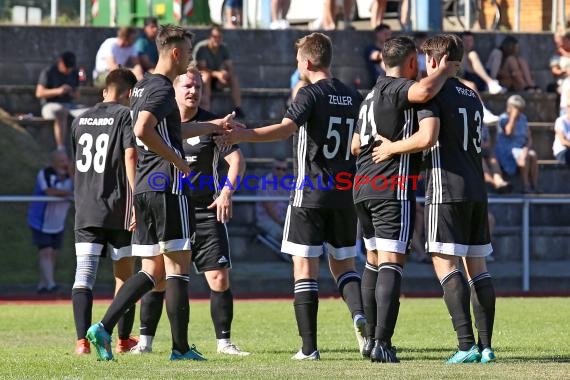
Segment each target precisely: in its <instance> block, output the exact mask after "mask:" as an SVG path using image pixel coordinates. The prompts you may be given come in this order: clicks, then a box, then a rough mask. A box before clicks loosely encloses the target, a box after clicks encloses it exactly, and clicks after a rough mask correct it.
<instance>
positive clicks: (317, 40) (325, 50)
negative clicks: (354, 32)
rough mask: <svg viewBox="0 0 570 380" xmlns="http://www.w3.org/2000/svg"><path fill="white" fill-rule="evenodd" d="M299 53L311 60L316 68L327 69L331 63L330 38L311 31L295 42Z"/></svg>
mask: <svg viewBox="0 0 570 380" xmlns="http://www.w3.org/2000/svg"><path fill="white" fill-rule="evenodd" d="M295 48H296V49H297V51H298V52H299V54H300V55H301V56H303V57H305V58H307V59H309V60H310V61H311V63H312V64H313V66H315V68H317V69H328V68H329V67H330V66H331V63H332V42H331V39H330V38H329V37H327V36H325V35H324V34H322V33H317V32H315V33H311V34H309V35H308V36H305V37H303V38H300V39H298V40H297V42H295Z"/></svg>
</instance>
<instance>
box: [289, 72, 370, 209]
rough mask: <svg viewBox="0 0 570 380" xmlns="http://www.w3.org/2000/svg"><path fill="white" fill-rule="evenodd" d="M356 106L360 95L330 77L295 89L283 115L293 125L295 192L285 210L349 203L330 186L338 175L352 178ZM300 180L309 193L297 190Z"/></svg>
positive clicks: (345, 194)
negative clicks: (309, 182)
mask: <svg viewBox="0 0 570 380" xmlns="http://www.w3.org/2000/svg"><path fill="white" fill-rule="evenodd" d="M361 101H362V96H361V95H360V93H358V92H357V91H356V90H354V89H352V88H350V87H348V86H347V85H345V84H344V83H342V82H341V81H339V80H338V79H336V78H327V79H322V80H320V81H318V82H316V83H314V84H310V85H307V86H305V87H303V88H301V89H300V90H299V92H298V93H297V96H296V97H295V101H294V102H293V104H291V107H290V108H289V109H288V110H287V112H286V113H285V117H286V118H288V119H291V120H292V121H293V122H294V123H295V124H297V125H298V126H299V130H298V133H296V134H295V135H294V136H293V148H294V149H293V169H294V173H295V177H296V181H297V189H296V190H295V191H293V192H292V193H291V199H290V203H291V205H293V206H296V207H315V208H317V207H331V208H344V207H346V205H347V203H348V202H352V194H351V192H350V191H349V190H338V189H336V183H335V182H334V181H335V178H336V175H337V174H338V173H350V174H351V175H352V174H354V172H355V170H356V167H355V159H354V157H353V156H352V154H350V143H351V140H352V134H353V132H354V129H355V128H356V123H357V121H358V109H359V107H360V103H361ZM306 178H307V179H310V181H311V183H312V184H313V185H314V189H313V188H312V187H311V186H308V185H307V186H303V181H304V180H305V179H306ZM331 179H332V183H331V182H329V181H330V180H331ZM319 184H320V185H319ZM325 189H326V190H325Z"/></svg>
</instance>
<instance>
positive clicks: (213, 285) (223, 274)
mask: <svg viewBox="0 0 570 380" xmlns="http://www.w3.org/2000/svg"><path fill="white" fill-rule="evenodd" d="M204 275H205V276H206V280H207V281H208V286H209V287H210V289H211V290H213V291H215V292H225V291H226V290H228V289H229V287H230V281H229V273H228V270H227V269H221V270H211V271H207V272H205V273H204Z"/></svg>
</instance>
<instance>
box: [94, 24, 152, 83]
mask: <svg viewBox="0 0 570 380" xmlns="http://www.w3.org/2000/svg"><path fill="white" fill-rule="evenodd" d="M136 38H137V30H136V29H135V28H133V27H122V28H120V29H119V30H118V31H117V37H111V38H107V39H106V40H105V41H103V43H102V44H101V46H100V47H99V50H97V55H96V56H95V70H93V82H94V83H95V86H97V87H100V88H103V87H105V79H106V78H107V75H108V74H109V73H110V72H111V71H113V70H115V69H118V68H119V67H125V68H128V69H130V70H131V71H132V72H133V74H135V76H136V77H137V79H138V80H141V79H142V78H143V75H144V71H143V67H142V66H141V64H140V61H139V55H138V53H137V49H136V48H135V40H136Z"/></svg>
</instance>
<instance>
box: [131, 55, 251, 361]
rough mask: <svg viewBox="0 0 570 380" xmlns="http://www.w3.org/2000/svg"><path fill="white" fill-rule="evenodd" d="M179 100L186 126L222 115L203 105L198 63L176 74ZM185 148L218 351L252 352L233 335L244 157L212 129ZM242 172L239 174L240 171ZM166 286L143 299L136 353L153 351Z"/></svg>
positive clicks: (197, 250)
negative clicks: (235, 234)
mask: <svg viewBox="0 0 570 380" xmlns="http://www.w3.org/2000/svg"><path fill="white" fill-rule="evenodd" d="M174 89H175V92H176V102H177V103H178V107H179V108H180V116H181V119H182V125H183V127H185V128H186V127H187V128H192V127H195V126H196V122H202V121H210V120H213V119H217V117H216V116H215V115H214V114H212V113H210V112H208V111H206V110H204V109H202V108H199V107H198V105H199V104H200V99H201V97H202V78H201V77H200V71H199V70H198V69H197V67H196V66H192V65H191V66H189V67H188V71H187V72H186V74H183V75H180V76H178V77H176V79H175V80H174ZM183 146H184V154H185V155H186V160H187V161H188V164H189V165H190V169H191V170H192V174H191V178H190V181H191V183H192V186H191V196H192V205H193V206H194V212H195V221H196V237H195V241H194V243H193V245H192V262H193V263H194V267H195V269H196V271H197V272H198V273H204V275H205V277H206V280H207V281H208V285H209V287H210V289H211V292H210V314H211V316H212V321H213V322H214V330H215V332H216V338H217V351H218V353H221V354H228V355H240V356H246V355H249V352H246V351H242V350H241V349H240V348H239V347H237V346H236V345H235V344H233V343H232V342H231V340H230V333H231V325H232V319H233V296H232V291H231V289H230V282H229V269H230V268H231V265H232V263H231V257H230V245H229V240H228V232H227V228H226V224H225V223H226V222H227V221H229V219H230V218H231V217H232V194H233V192H234V191H235V189H236V188H237V187H238V178H239V177H241V176H243V173H244V171H245V159H244V157H243V155H242V153H241V150H240V149H239V147H238V146H237V145H234V146H232V147H231V148H229V149H220V148H218V146H217V145H216V143H215V142H214V140H213V138H212V135H211V134H207V135H202V136H196V137H192V138H188V139H185V140H183ZM220 159H223V160H224V161H225V162H226V163H227V165H228V169H227V170H228V173H227V177H226V178H227V180H225V181H223V185H224V186H223V187H220V179H219V178H218V169H219V166H221V162H220ZM238 176H239V177H238ZM163 298H164V288H158V289H155V291H153V292H149V293H147V294H146V295H145V296H144V297H143V298H142V301H141V327H140V329H141V330H140V331H141V336H140V342H139V345H138V346H137V347H136V348H135V349H133V353H143V352H151V351H152V340H153V337H154V335H155V332H156V327H157V325H158V321H159V319H160V314H161V311H162V303H163Z"/></svg>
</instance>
